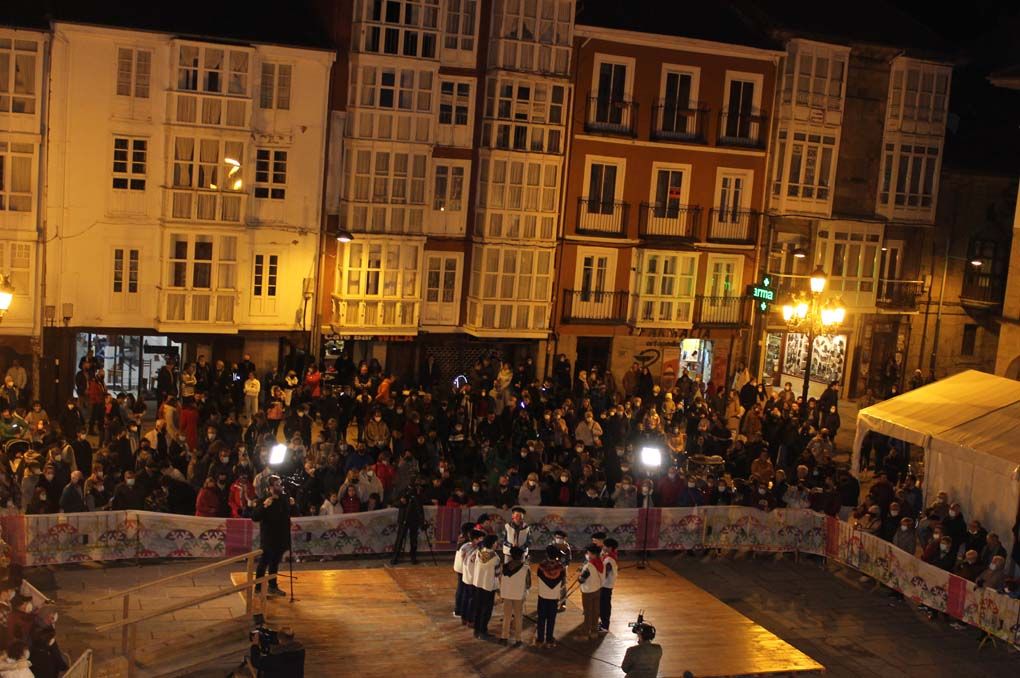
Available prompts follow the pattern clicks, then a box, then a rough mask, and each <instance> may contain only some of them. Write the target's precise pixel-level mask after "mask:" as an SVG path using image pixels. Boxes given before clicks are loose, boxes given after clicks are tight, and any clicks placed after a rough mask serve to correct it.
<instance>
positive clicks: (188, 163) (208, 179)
mask: <svg viewBox="0 0 1020 678" xmlns="http://www.w3.org/2000/svg"><path fill="white" fill-rule="evenodd" d="M186 140H191V142H192V157H191V159H190V160H188V159H187V158H183V157H182V158H178V156H177V152H178V142H179V141H186ZM213 146H215V148H216V159H215V161H210V160H209V158H208V157H206V156H203V151H205V150H208V149H210V148H212V147H213ZM247 152H248V149H247V148H246V145H245V143H244V142H243V141H239V140H232V139H218V138H215V137H212V136H210V135H208V134H207V135H206V136H200V135H187V134H180V135H177V136H175V137H172V139H171V147H170V151H169V153H168V155H169V156H170V157H169V159H168V162H169V163H170V170H171V174H170V183H171V190H172V194H171V205H170V213H171V217H172V218H173V219H181V220H185V221H225V222H230V223H238V222H240V221H241V220H242V219H243V218H244V214H243V212H244V200H243V196H244V193H245V191H246V189H245V185H244V177H245V169H244V168H245V162H247ZM228 159H230V160H232V161H234V162H227V160H228ZM185 176H186V177H187V178H188V182H187V183H183V182H182V181H181V179H182V178H183V177H185ZM200 180H204V181H200Z"/></svg>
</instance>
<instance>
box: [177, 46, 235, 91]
mask: <svg viewBox="0 0 1020 678" xmlns="http://www.w3.org/2000/svg"><path fill="white" fill-rule="evenodd" d="M249 59H250V55H249V53H248V52H245V51H241V50H233V49H230V50H225V49H222V48H219V47H201V46H199V45H181V46H180V48H179V49H178V54H177V89H179V90H186V91H189V92H198V91H202V92H208V93H211V94H230V95H236V96H245V95H246V94H247V93H248V62H249Z"/></svg>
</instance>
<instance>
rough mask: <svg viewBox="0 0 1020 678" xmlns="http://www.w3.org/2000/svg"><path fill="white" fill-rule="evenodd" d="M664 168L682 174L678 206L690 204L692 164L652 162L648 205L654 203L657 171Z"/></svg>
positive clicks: (692, 177) (692, 176)
mask: <svg viewBox="0 0 1020 678" xmlns="http://www.w3.org/2000/svg"><path fill="white" fill-rule="evenodd" d="M660 170H666V171H669V172H680V173H682V174H683V177H684V178H683V180H682V181H681V183H680V206H681V207H688V206H690V200H691V182H692V181H693V180H694V174H693V165H689V164H685V163H676V162H653V163H652V173H651V176H650V178H649V182H648V184H649V185H648V205H649V206H652V207H654V206H655V205H656V204H657V203H656V193H657V190H656V189H657V188H658V178H659V171H660Z"/></svg>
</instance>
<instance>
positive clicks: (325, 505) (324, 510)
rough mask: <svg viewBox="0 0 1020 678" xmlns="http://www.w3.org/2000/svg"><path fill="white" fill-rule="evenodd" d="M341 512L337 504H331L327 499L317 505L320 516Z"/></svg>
mask: <svg viewBox="0 0 1020 678" xmlns="http://www.w3.org/2000/svg"><path fill="white" fill-rule="evenodd" d="M339 513H341V511H340V507H339V506H333V502H331V501H330V500H329V499H327V500H326V501H324V502H322V506H320V507H319V515H320V516H335V515H337V514H339Z"/></svg>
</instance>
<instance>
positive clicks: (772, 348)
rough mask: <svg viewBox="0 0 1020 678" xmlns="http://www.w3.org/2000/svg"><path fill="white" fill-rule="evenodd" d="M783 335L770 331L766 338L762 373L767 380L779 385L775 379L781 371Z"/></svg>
mask: <svg viewBox="0 0 1020 678" xmlns="http://www.w3.org/2000/svg"><path fill="white" fill-rule="evenodd" d="M782 348H783V335H781V334H775V333H772V332H769V334H768V337H766V339H765V364H764V365H763V366H762V374H763V375H764V377H765V380H766V381H768V382H770V383H772V384H773V385H778V382H775V381H773V380H774V378H775V376H776V375H777V374H778V373H779V371H780V370H779V356H780V354H781V353H782V352H783V351H782Z"/></svg>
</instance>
